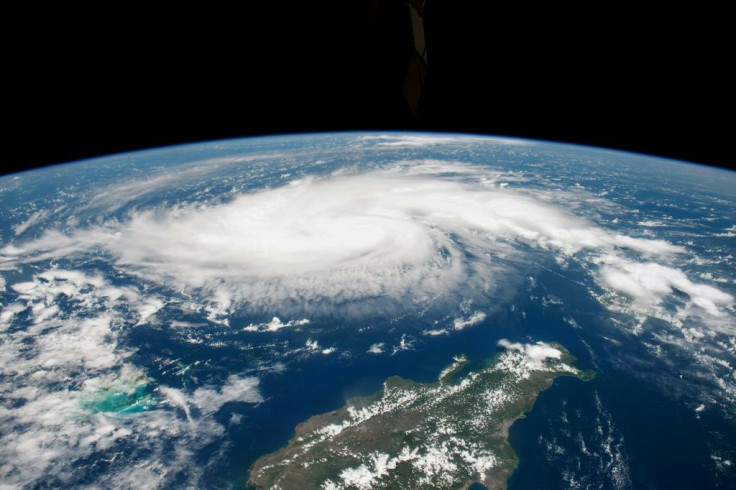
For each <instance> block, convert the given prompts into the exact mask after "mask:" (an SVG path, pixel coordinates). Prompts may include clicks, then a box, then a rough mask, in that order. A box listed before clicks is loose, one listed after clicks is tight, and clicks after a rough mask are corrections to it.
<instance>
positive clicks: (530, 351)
mask: <svg viewBox="0 0 736 490" xmlns="http://www.w3.org/2000/svg"><path fill="white" fill-rule="evenodd" d="M498 345H499V346H501V347H503V348H504V349H507V350H515V351H518V352H521V353H523V354H524V355H525V356H527V357H528V358H529V359H531V360H532V361H536V362H541V361H544V360H545V359H560V357H561V356H562V352H561V351H560V350H558V349H555V348H554V347H552V346H551V345H549V344H546V343H544V342H537V343H536V344H521V343H518V342H513V343H512V342H509V341H508V340H506V339H501V340H499V341H498Z"/></svg>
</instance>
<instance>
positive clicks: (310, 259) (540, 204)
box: [2, 161, 732, 318]
mask: <svg viewBox="0 0 736 490" xmlns="http://www.w3.org/2000/svg"><path fill="white" fill-rule="evenodd" d="M460 177H462V178H460ZM543 197H544V196H542V198H539V197H538V196H535V195H532V194H531V193H527V192H524V191H522V190H518V189H517V190H511V189H508V188H504V187H503V186H497V185H495V183H494V181H493V180H488V179H487V175H486V173H484V171H483V169H481V168H478V167H473V166H469V165H463V164H448V163H444V164H443V163H441V162H436V161H420V162H413V163H412V164H410V165H403V166H398V167H395V168H390V169H386V170H376V171H372V172H367V173H353V174H350V173H345V174H340V173H338V174H337V175H331V176H328V177H324V178H314V177H307V178H302V179H297V180H292V181H291V182H289V183H288V184H287V185H284V186H281V187H277V188H274V189H268V190H263V191H258V192H253V193H249V194H242V195H240V196H236V197H235V198H234V199H232V200H231V201H229V202H226V203H222V204H216V205H209V206H207V205H198V206H181V207H177V208H174V209H159V210H147V211H140V212H136V213H133V214H132V215H131V216H129V218H128V219H127V220H125V221H123V222H108V223H105V224H104V225H102V226H95V227H91V228H88V229H83V230H78V231H76V232H72V233H67V234H61V233H59V232H54V231H49V232H47V233H46V234H45V235H44V236H42V237H41V238H40V239H38V240H34V241H31V242H25V243H19V244H17V245H13V246H7V247H5V248H4V249H3V250H2V252H3V255H5V256H6V260H8V259H9V260H10V261H15V260H19V261H24V260H39V259H41V258H47V257H52V256H53V257H58V256H59V255H62V254H72V255H73V254H78V253H83V252H84V251H85V250H90V249H93V248H101V249H103V250H104V251H106V253H108V254H110V255H111V256H112V258H113V260H114V262H115V264H116V265H117V266H118V267H120V268H121V269H123V270H125V271H128V272H131V273H133V274H136V275H139V276H141V277H143V278H145V279H148V280H151V281H154V282H157V283H159V284H162V285H166V286H169V287H173V288H175V289H178V290H180V291H181V292H186V293H188V294H189V293H196V294H197V295H198V296H200V297H201V298H202V299H203V301H204V302H206V303H209V304H210V305H211V307H212V308H214V310H216V311H218V312H220V313H223V312H225V313H226V312H231V311H233V310H235V309H238V308H241V307H247V308H249V310H250V311H262V312H264V313H267V314H271V313H273V314H280V315H285V316H287V317H288V318H294V317H296V316H301V315H304V316H309V315H313V316H314V315H316V316H318V315H320V314H323V313H328V312H329V314H331V315H334V314H338V315H340V314H341V315H348V316H349V315H353V316H355V315H362V314H364V313H366V312H375V311H376V303H377V302H379V301H380V303H381V309H382V310H383V311H384V312H385V313H387V314H396V313H400V312H402V311H405V310H407V309H408V310H410V311H411V310H412V309H415V310H417V309H421V308H426V307H427V305H430V304H436V305H443V306H446V305H448V304H458V303H460V302H461V301H463V300H467V299H470V300H475V301H477V302H478V301H480V302H481V303H489V299H493V298H494V294H495V291H496V289H497V285H498V284H499V282H503V281H507V280H508V278H507V276H509V271H508V270H509V264H510V263H512V262H513V260H514V258H515V257H518V256H519V255H520V254H521V253H522V252H520V249H519V247H518V245H519V244H524V245H526V246H530V247H532V250H538V251H550V252H553V253H555V254H559V255H560V256H571V255H574V254H576V253H578V252H580V251H586V252H588V253H590V254H591V255H595V258H594V260H596V261H598V262H602V263H603V266H602V267H601V270H600V273H599V276H598V277H599V278H600V284H601V285H602V286H604V287H607V288H611V289H612V290H614V291H617V292H620V293H622V294H625V295H628V296H631V297H633V298H634V299H635V300H636V301H637V302H639V303H643V304H644V306H646V305H652V306H654V305H656V304H657V302H658V301H659V300H661V298H662V297H663V295H666V294H668V293H669V292H671V291H672V289H673V288H675V287H678V288H680V289H683V290H685V291H687V292H688V293H689V294H691V295H692V296H693V303H694V304H695V305H697V306H699V307H700V308H701V309H703V310H704V311H705V312H707V313H708V314H711V315H718V314H719V310H718V308H719V307H720V306H722V305H725V304H728V303H730V302H731V301H732V298H731V296H730V295H728V294H726V293H722V292H720V291H718V290H716V289H715V288H712V287H710V286H702V285H696V284H693V283H691V282H690V281H689V280H688V279H687V278H686V277H685V276H684V275H683V274H682V272H681V271H678V270H674V269H672V270H670V269H667V268H666V267H663V266H658V265H657V264H656V263H641V262H640V261H639V260H638V259H637V260H636V261H634V260H632V259H630V258H627V257H626V256H625V255H624V254H623V253H622V252H621V251H623V250H627V251H630V252H632V251H633V252H635V253H637V254H639V255H640V256H641V257H644V258H646V259H652V258H653V259H656V258H657V257H665V258H667V257H670V256H672V255H676V254H682V253H684V252H685V249H683V248H682V247H681V246H676V245H672V244H670V243H667V242H665V241H663V240H648V239H641V238H633V237H629V236H624V235H620V234H617V233H612V232H609V231H607V230H604V229H602V228H599V227H596V226H594V225H592V224H591V223H590V222H588V221H586V220H585V219H582V218H580V217H578V216H575V215H573V214H571V213H570V212H567V211H565V210H564V209H563V208H561V207H559V206H557V205H554V204H552V203H550V202H548V200H545V199H544V198H543ZM657 267H660V269H659V270H660V272H661V271H664V272H665V274H664V275H662V274H657V276H658V277H661V278H662V279H660V280H657V281H654V280H646V281H643V280H642V279H641V278H642V268H644V269H647V268H649V269H652V268H657ZM667 271H670V272H667ZM647 275H648V274H647ZM668 277H669V278H670V279H666V278H668ZM460 290H462V293H461V294H459V293H458V291H460Z"/></svg>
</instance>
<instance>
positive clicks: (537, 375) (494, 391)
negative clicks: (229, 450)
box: [249, 344, 594, 489]
mask: <svg viewBox="0 0 736 490" xmlns="http://www.w3.org/2000/svg"><path fill="white" fill-rule="evenodd" d="M535 348H536V349H537V350H536V351H535V350H534V349H535ZM540 352H542V354H541V355H540ZM550 352H552V354H553V355H552V356H551V357H546V355H547V354H548V353H550ZM555 357H558V358H555ZM574 361H575V358H574V357H573V356H572V355H571V354H570V353H569V352H568V351H567V350H566V349H565V348H564V347H563V346H561V345H559V344H550V345H547V344H534V345H526V346H523V345H521V344H513V345H511V347H510V348H509V349H507V350H505V351H503V352H501V353H499V354H498V355H497V356H496V357H495V358H494V359H492V360H491V361H489V362H488V363H487V365H486V366H485V367H484V368H482V369H480V370H478V371H473V372H470V373H468V374H465V375H462V376H459V372H460V370H461V369H462V367H463V366H464V365H465V364H466V363H467V359H466V358H465V357H464V356H463V357H458V358H455V359H454V362H453V364H452V365H451V366H449V367H448V368H446V369H445V370H443V372H442V373H441V374H440V377H439V380H438V381H437V382H435V383H415V382H413V381H411V380H406V379H403V378H400V377H398V376H394V377H391V378H388V379H387V380H386V382H385V383H384V387H383V390H381V391H380V392H378V393H376V394H374V395H372V396H369V397H363V398H355V399H351V400H349V401H348V403H347V405H346V406H345V407H343V408H341V409H339V410H336V411H334V412H329V413H326V414H322V415H317V416H314V417H312V418H310V419H309V420H307V421H306V422H303V423H301V424H299V425H298V426H297V428H296V434H295V436H294V437H293V438H292V439H291V441H289V443H288V445H287V446H285V447H284V448H282V449H280V450H278V451H276V452H274V453H272V454H269V455H266V456H263V457H262V458H260V459H258V460H257V461H256V462H255V463H254V464H253V466H252V467H251V473H250V480H249V483H250V484H251V485H254V486H256V487H258V488H272V487H275V488H284V489H287V488H325V489H343V488H345V489H347V488H358V489H367V488H468V487H469V486H470V485H471V484H472V483H474V482H481V483H483V484H484V485H485V486H486V487H488V488H489V489H497V488H506V481H507V479H508V477H509V475H510V474H511V472H512V471H513V469H514V468H515V467H516V465H517V464H518V457H517V455H516V453H515V452H514V450H513V449H512V447H511V446H510V445H509V443H508V429H509V427H510V426H511V424H513V423H514V421H516V420H517V419H519V418H520V417H522V416H523V415H524V413H525V412H527V411H529V410H531V408H532V406H533V404H534V401H535V400H536V398H537V396H538V395H539V393H540V392H541V391H542V390H544V389H546V388H548V387H549V386H550V385H551V384H552V382H553V381H554V379H555V378H556V377H558V376H576V377H578V378H580V379H583V380H588V379H591V378H592V377H593V375H594V373H593V372H591V371H581V370H579V369H577V368H575V367H573V366H572V363H573V362H574Z"/></svg>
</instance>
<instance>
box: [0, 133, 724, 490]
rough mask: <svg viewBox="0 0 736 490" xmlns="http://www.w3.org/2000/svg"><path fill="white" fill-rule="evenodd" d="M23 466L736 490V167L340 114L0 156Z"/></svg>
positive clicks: (13, 468) (8, 469)
mask: <svg viewBox="0 0 736 490" xmlns="http://www.w3.org/2000/svg"><path fill="white" fill-rule="evenodd" d="M0 209H2V214H1V215H0V482H1V483H2V484H3V485H4V486H7V487H21V488H42V487H43V488H46V487H85V488H137V489H144V488H181V487H194V488H232V487H236V488H272V487H274V488H330V489H338V488H346V489H347V488H359V489H365V488H473V489H479V488H506V487H507V488H511V489H522V488H524V489H526V488H586V489H588V488H604V489H605V488H688V489H690V488H736V371H735V370H734V368H735V367H736V307H735V305H734V297H736V258H735V255H736V240H734V237H736V173H734V172H731V171H728V170H722V169H715V168H709V167H705V166H699V165H694V164H687V163H682V162H675V161H669V160H664V159H658V158H653V157H646V156H641V155H635V154H629V153H622V152H616V151H611V150H603V149H594V148H587V147H580V146H570V145H561V144H553V143H546V142H539V141H527V140H517V139H506V138H492V137H486V136H473V135H457V134H433V133H393V132H388V133H331V134H313V135H292V136H278V137H263V138H248V139H239V140H229V141H215V142H210V143H202V144H193V145H184V146H176V147H170V148H162V149H155V150H149V151H142V152H135V153H128V154H120V155H114V156H109V157H105V158H99V159H94V160H88V161H82V162H76V163H72V164H65V165H59V166H53V167H49V168H45V169H40V170H34V171H28V172H24V173H17V174H12V175H8V176H5V177H2V178H0Z"/></svg>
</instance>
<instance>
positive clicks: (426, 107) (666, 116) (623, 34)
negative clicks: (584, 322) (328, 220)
mask: <svg viewBox="0 0 736 490" xmlns="http://www.w3.org/2000/svg"><path fill="white" fill-rule="evenodd" d="M244 5H245V11H243V12H240V11H238V12H234V11H231V12H228V11H219V12H202V11H200V10H198V8H197V9H194V8H193V9H192V10H189V11H184V10H183V9H182V8H181V7H178V8H179V10H177V11H175V12H166V13H153V12H147V11H144V10H136V11H131V10H123V9H120V10H117V11H115V10H113V9H108V10H106V11H101V10H100V11H92V12H90V11H80V12H72V11H69V10H68V9H67V8H66V7H65V8H58V11H49V10H44V11H43V12H42V13H41V12H38V11H35V12H25V13H23V14H17V15H14V16H9V17H8V19H9V24H11V26H10V27H11V30H10V31H9V33H8V32H6V38H7V39H8V41H7V43H6V46H5V48H6V49H5V52H6V56H5V59H4V62H3V65H4V70H3V71H4V73H5V74H4V76H3V79H4V81H5V83H6V84H7V85H6V88H5V89H4V90H3V94H4V95H3V99H4V100H3V110H2V112H1V113H2V119H3V128H4V129H2V131H3V133H4V143H5V145H4V146H5V148H4V150H6V151H7V153H6V154H5V158H4V165H3V168H2V172H3V173H7V172H12V171H17V170H21V169H25V168H32V167H37V166H42V165H48V164H53V163H59V162H64V161H72V160H77V159H82V158H88V157H93V156H98V155H104V154H109V153H115V152H123V151H129V150H136V149H142V148H148V147H156V146H162V145H169V144H175V143H183V142H193V141H203V140H210V139H216V138H231V137H239V136H248V135H260V134H274V133H293V132H314V131H327V130H361V129H377V130H386V129H404V130H439V131H458V132H473V133H483V134H497V135H510V136H519V137H528V138H537V139H547V140H556V141H566V142H574V143H582V144H589V145H597V146H603V147H611V148H619V149H623V150H629V151H635V152H642V153H650V154H654V155H661V156H665V157H671V158H676V159H681V160H687V161H693V162H699V163H706V164H710V165H718V166H724V167H728V166H730V167H733V166H736V157H735V154H736V152H735V151H734V149H733V142H734V141H733V138H732V134H733V131H734V123H733V121H734V117H735V116H736V114H735V112H734V111H735V110H736V96H735V95H734V92H733V90H734V86H736V84H735V83H734V82H735V80H734V75H733V74H732V73H729V72H730V65H731V64H732V61H733V49H734V39H733V37H734V36H733V34H732V32H733V29H732V28H731V26H729V25H727V21H728V19H729V17H728V16H727V15H725V13H724V12H717V11H703V12H699V11H697V12H696V11H694V10H693V9H690V10H688V11H683V12H673V11H672V9H670V10H668V11H667V12H666V13H661V12H652V13H645V12H641V11H636V10H634V11H632V10H627V11H614V9H613V8H612V7H610V6H609V7H606V6H603V7H601V8H602V10H601V11H592V10H591V11H575V12H568V13H566V12H560V11H557V10H552V9H550V10H549V11H539V10H535V8H533V7H532V6H530V5H524V6H522V7H520V8H519V9H518V10H517V11H514V12H507V11H503V10H501V9H499V8H496V7H495V6H492V7H490V8H489V7H486V8H485V9H483V10H478V9H476V8H474V7H473V6H472V5H471V4H467V3H465V2H447V1H445V2H441V1H437V0H427V6H426V9H425V29H426V39H427V45H428V59H429V72H428V75H427V79H426V83H425V86H424V90H423V92H422V100H421V102H420V106H419V110H418V114H417V115H416V116H414V115H412V114H411V112H410V111H409V109H408V106H407V104H406V101H405V99H404V96H403V94H402V85H403V81H404V77H405V74H406V70H407V68H408V59H409V56H410V53H411V49H412V48H411V30H410V21H409V16H408V13H407V10H406V6H405V5H404V3H402V2H400V1H391V0H362V1H358V0H354V1H350V2H340V3H335V4H332V3H322V4H321V5H319V6H305V5H300V6H298V7H294V5H292V4H291V3H289V4H278V3H275V2H274V3H272V4H271V6H269V7H258V8H254V7H252V6H251V5H250V4H244ZM241 8H242V6H241ZM617 8H619V7H617ZM620 8H621V9H623V7H620ZM36 10H40V8H38V9H36ZM8 147H9V148H8Z"/></svg>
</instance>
